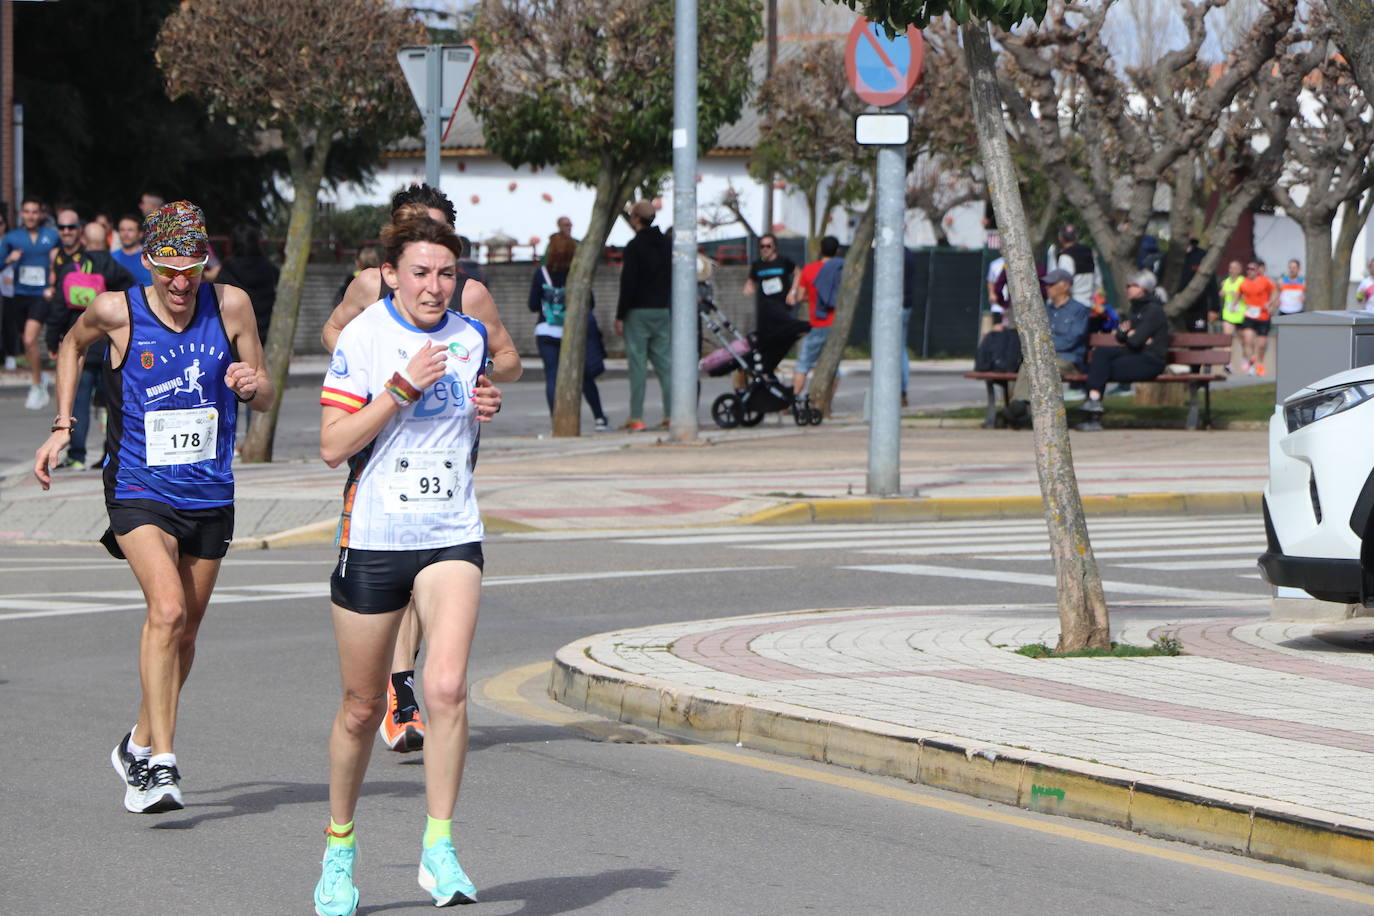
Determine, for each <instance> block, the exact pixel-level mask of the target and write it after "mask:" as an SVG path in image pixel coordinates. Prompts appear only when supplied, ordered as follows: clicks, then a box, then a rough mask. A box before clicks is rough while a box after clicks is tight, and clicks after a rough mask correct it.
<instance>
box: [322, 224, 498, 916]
mask: <svg viewBox="0 0 1374 916" xmlns="http://www.w3.org/2000/svg"><path fill="white" fill-rule="evenodd" d="M382 242H383V245H384V246H385V249H386V259H385V263H384V264H383V266H382V275H383V277H384V279H385V280H386V283H387V285H388V286H389V287H391V289H392V290H394V292H393V293H392V294H391V295H389V296H387V297H385V298H383V299H380V300H378V301H377V302H374V303H373V304H372V305H370V306H368V307H367V308H366V309H365V310H364V311H363V313H362V314H361V315H359V316H358V317H357V318H356V319H354V320H353V321H351V322H350V323H349V324H348V326H347V327H346V328H344V329H343V332H342V333H341V334H340V335H339V340H338V345H337V347H336V349H335V352H334V356H333V358H332V360H331V361H330V367H329V372H328V375H327V376H326V377H325V381H324V387H323V390H322V392H321V395H320V403H321V404H322V405H323V415H322V417H321V423H320V454H321V456H322V457H323V458H324V460H325V462H326V463H328V464H329V465H330V466H331V467H333V466H337V465H338V464H340V463H342V462H344V461H347V462H348V465H349V471H350V473H349V477H348V484H347V486H346V488H345V493H344V506H343V515H342V517H341V519H340V523H339V535H338V541H339V560H338V565H337V566H336V567H335V570H334V574H333V576H332V578H331V580H330V595H331V600H332V603H333V607H332V615H333V620H334V635H335V639H336V641H337V643H338V651H339V667H340V670H341V675H342V686H343V697H342V700H341V702H340V704H339V708H338V712H337V713H336V715H335V717H334V726H333V730H332V732H331V734H330V739H329V813H330V824H329V828H328V829H327V830H326V831H325V833H326V836H327V838H328V839H327V845H326V848H325V856H324V862H323V870H322V874H321V876H320V880H319V883H318V885H317V886H316V888H315V912H316V913H319V914H322V916H348V914H351V913H353V912H355V911H356V909H357V905H358V891H357V888H356V887H355V886H354V884H353V865H354V861H355V858H356V847H355V833H354V828H353V812H354V809H355V807H356V804H357V800H358V794H359V791H360V789H361V786H362V780H363V775H364V773H365V772H366V770H367V763H368V759H369V758H370V756H371V753H372V746H373V740H374V736H375V734H376V732H377V726H378V725H379V724H380V723H381V720H382V716H383V714H384V712H385V710H386V685H387V680H388V677H389V675H390V670H391V667H390V666H391V656H392V646H393V643H394V642H395V640H396V632H397V628H398V627H399V625H400V622H401V612H402V610H404V609H405V607H406V605H407V604H408V603H409V602H410V601H411V599H412V597H413V598H414V603H415V607H416V610H417V612H418V613H419V616H420V621H421V624H422V627H423V630H424V633H425V636H426V639H427V641H428V643H429V652H428V654H427V657H426V662H425V667H424V672H423V683H424V699H425V705H426V709H427V710H428V715H429V723H428V726H427V729H426V737H425V800H426V809H427V813H428V821H427V824H426V828H425V831H424V839H423V843H422V849H421V858H420V870H419V879H420V884H421V886H422V887H423V888H424V889H425V890H426V891H428V892H429V893H430V895H431V896H432V897H433V898H434V904H435V905H436V906H448V905H450V904H454V903H467V902H472V901H475V900H476V894H477V892H476V888H475V887H474V886H473V884H472V882H471V881H469V880H468V878H467V875H465V874H464V873H463V869H462V867H461V866H460V865H459V864H458V858H457V854H456V853H455V851H454V848H453V842H452V835H451V824H452V817H453V809H454V805H455V804H456V802H457V799H458V786H459V782H460V781H461V779H462V773H463V759H464V756H465V754H466V751H467V738H468V714H467V664H468V654H469V651H470V650H471V647H472V639H473V634H474V632H475V630H476V627H477V606H478V599H479V594H480V588H481V583H482V544H481V542H482V519H481V516H480V515H479V514H478V511H477V503H476V500H475V499H474V496H473V486H472V469H473V466H474V464H475V462H476V458H477V439H478V424H480V423H484V422H486V421H488V420H490V419H491V418H492V417H493V416H494V415H495V414H496V413H497V411H499V410H500V409H501V392H500V391H499V390H498V389H497V388H496V387H495V386H494V385H493V384H492V383H491V380H490V378H489V377H488V373H487V371H486V364H487V341H486V329H485V328H484V327H483V325H482V324H481V322H479V321H477V320H475V319H473V318H471V317H468V316H465V315H462V314H459V313H458V312H454V311H451V310H449V308H448V303H449V299H450V297H451V296H452V294H453V288H454V285H455V283H456V282H457V272H458V268H457V261H458V256H459V254H460V253H461V251H462V246H461V244H460V242H459V240H458V237H457V236H456V235H454V233H453V230H452V229H450V228H449V227H448V226H447V225H445V224H443V223H441V222H437V221H435V220H433V219H429V218H417V219H410V220H405V221H403V222H400V223H393V224H391V225H389V226H388V227H387V228H386V229H384V230H383V232H382Z"/></svg>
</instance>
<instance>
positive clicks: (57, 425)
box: [49, 414, 76, 433]
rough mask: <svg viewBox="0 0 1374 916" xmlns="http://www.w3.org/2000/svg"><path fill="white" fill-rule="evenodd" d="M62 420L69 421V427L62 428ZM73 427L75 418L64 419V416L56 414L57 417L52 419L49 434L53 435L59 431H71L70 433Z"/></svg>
mask: <svg viewBox="0 0 1374 916" xmlns="http://www.w3.org/2000/svg"><path fill="white" fill-rule="evenodd" d="M63 420H70V421H71V425H69V426H62V425H61V423H62V421H63ZM75 425H76V417H64V416H62V415H61V414H58V415H57V416H55V417H53V418H52V429H51V430H49V432H54V433H55V432H57V431H58V430H59V429H61V430H66V431H67V432H71V431H72V426H75Z"/></svg>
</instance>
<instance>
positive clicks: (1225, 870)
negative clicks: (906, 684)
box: [477, 662, 1374, 906]
mask: <svg viewBox="0 0 1374 916" xmlns="http://www.w3.org/2000/svg"><path fill="white" fill-rule="evenodd" d="M547 670H548V664H547V663H545V662H539V663H534V664H530V665H526V666H523V667H521V668H516V669H513V670H511V671H507V672H505V673H503V674H500V675H496V676H495V677H492V678H488V679H486V680H485V681H482V682H480V683H479V684H478V685H477V687H478V692H479V695H480V696H482V697H483V698H485V699H488V700H490V701H492V702H494V703H496V704H497V705H500V706H502V707H503V708H507V709H509V710H510V711H511V712H517V713H519V714H521V715H527V716H529V717H530V718H534V719H538V720H541V721H546V722H551V723H554V724H566V723H567V722H569V721H572V720H575V719H578V718H579V717H578V716H577V715H576V714H570V717H569V718H565V717H564V716H565V714H563V713H562V712H561V711H551V710H548V709H544V708H542V707H537V706H535V705H534V704H532V703H530V702H529V701H527V700H525V699H524V698H523V697H522V696H520V689H519V688H520V687H521V686H523V685H524V684H527V683H529V682H531V681H536V680H542V679H544V677H545V674H544V672H545V671H547ZM508 704H509V705H508ZM678 705H679V706H681V705H682V704H681V702H679V704H678ZM717 705H724V704H717ZM831 725H832V728H833V727H834V725H835V723H831ZM898 740H900V739H898ZM654 747H656V748H658V749H661V750H664V751H670V752H676V753H682V754H690V755H692V756H694V757H699V758H703V759H708V760H714V761H718V762H721V763H727V764H730V765H733V766H742V767H748V768H751V769H755V770H760V771H763V772H768V773H773V774H776V775H780V776H787V777H790V778H794V779H800V780H807V781H811V782H818V783H824V784H827V785H831V786H835V787H837V788H844V789H848V790H851V791H854V792H860V793H863V794H865V795H870V796H873V797H878V798H886V799H889V800H892V801H897V802H901V803H904V804H910V805H916V806H919V807H924V808H930V809H932V810H939V811H945V812H947V813H950V814H955V815H959V816H963V817H969V818H975V819H977V820H982V821H987V822H991V823H998V824H1002V825H1004V826H1008V827H1014V828H1016V829H1019V830H1028V831H1032V832H1035V833H1039V834H1043V835H1049V836H1056V837H1061V838H1064V839H1069V840H1074V841H1076V842H1081V843H1087V844H1091V845H1094V846H1100V847H1104V848H1108V849H1115V850H1119V851H1121V852H1127V853H1131V854H1134V855H1142V856H1148V857H1150V858H1155V859H1161V860H1164V861H1170V862H1176V863H1179V864H1182V865H1189V866H1193V867H1197V868H1202V869H1206V870H1208V871H1213V872H1219V873H1222V874H1229V875H1234V876H1236V877H1240V878H1244V879H1246V880H1251V881H1258V882H1261V883H1265V884H1272V885H1275V886H1279V887H1285V888H1288V889H1290V890H1296V891H1302V892H1304V893H1310V894H1316V895H1318V896H1323V897H1330V898H1333V899H1337V900H1348V901H1351V902H1354V903H1362V904H1365V905H1371V906H1374V893H1370V892H1364V891H1359V890H1353V889H1349V888H1343V887H1332V886H1329V885H1326V884H1322V883H1320V882H1317V881H1311V880H1308V879H1305V878H1299V877H1294V876H1290V875H1285V874H1278V873H1272V872H1268V871H1265V870H1264V869H1260V868H1255V867H1254V866H1250V865H1244V864H1240V863H1236V862H1227V861H1224V860H1218V859H1213V858H1209V857H1206V856H1201V855H1197V854H1195V853H1188V852H1183V851H1180V850H1177V849H1172V848H1169V847H1161V846H1156V845H1154V844H1151V843H1147V842H1144V841H1141V840H1137V839H1134V838H1131V837H1118V836H1112V835H1107V834H1101V833H1097V832H1094V831H1091V830H1086V829H1083V828H1081V827H1074V826H1071V825H1068V824H1058V823H1052V822H1046V821H1042V820H1039V819H1037V818H1032V817H1028V816H1026V815H1024V814H1020V813H1017V812H1015V811H998V810H996V809H991V808H985V807H981V806H975V805H970V804H967V803H964V802H957V801H952V800H949V799H943V798H936V797H933V796H931V795H928V794H925V793H922V792H920V791H917V790H915V789H909V788H904V787H902V786H900V785H896V784H892V783H886V782H879V781H876V780H875V779H873V778H870V777H863V776H857V775H855V776H849V775H846V774H843V773H832V772H828V771H824V770H818V769H813V768H807V767H804V766H799V765H796V764H789V763H786V762H784V761H780V760H769V759H761V758H756V757H753V756H750V755H748V754H744V753H740V752H737V751H731V750H727V749H725V748H721V747H712V746H706V745H655V746H654ZM935 749H937V747H936V742H935V741H934V740H933V739H926V746H925V747H923V748H922V754H924V753H925V752H927V751H930V750H935ZM946 750H947V751H950V752H953V751H954V749H953V748H948V749H946ZM958 756H959V757H960V758H964V757H965V755H964V754H962V753H958ZM975 759H977V760H981V761H982V763H983V764H988V765H989V766H991V764H989V762H988V761H986V760H983V758H978V757H976V755H975ZM1000 762H1003V763H1007V764H1011V765H1012V767H1015V768H1016V769H1017V771H1018V773H1019V772H1020V771H1021V770H1023V769H1025V770H1030V769H1032V768H1033V767H1031V766H1027V765H1025V764H1023V763H1021V762H1020V761H1017V760H1015V759H1012V758H1001V759H1000ZM950 763H951V761H945V764H946V765H948V764H950ZM1018 778H1019V777H1018ZM1037 784H1038V783H1034V782H1030V783H1028V784H1027V788H1026V791H1027V793H1028V794H1029V793H1030V792H1031V791H1032V787H1033V786H1034V785H1037ZM1054 788H1055V787H1053V786H1042V794H1043V793H1044V791H1045V790H1049V791H1053V790H1054ZM1065 794H1066V795H1067V790H1065ZM1159 799H1160V801H1161V802H1163V801H1164V798H1163V796H1159ZM1165 810H1166V806H1164V805H1161V813H1163V812H1164V811H1165ZM1123 826H1129V825H1123ZM1170 836H1172V834H1170ZM1178 838H1180V839H1182V838H1183V837H1178ZM1330 849H1331V847H1330V846H1328V851H1330ZM1353 852H1354V853H1355V854H1357V855H1363V859H1359V860H1358V861H1362V862H1366V863H1368V862H1374V857H1371V856H1369V855H1368V853H1367V851H1364V850H1361V849H1359V848H1356V849H1355V850H1353ZM1294 864H1298V865H1299V866H1300V867H1312V866H1304V865H1303V864H1302V863H1294ZM1338 873H1339V872H1338Z"/></svg>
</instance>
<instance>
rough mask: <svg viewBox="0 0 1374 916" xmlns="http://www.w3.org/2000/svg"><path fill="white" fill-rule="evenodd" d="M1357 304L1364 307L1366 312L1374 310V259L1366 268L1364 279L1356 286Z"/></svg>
mask: <svg viewBox="0 0 1374 916" xmlns="http://www.w3.org/2000/svg"><path fill="white" fill-rule="evenodd" d="M1355 304H1356V305H1360V306H1363V307H1364V310H1365V311H1366V312H1374V260H1371V261H1370V262H1369V264H1368V266H1366V267H1365V269H1364V279H1363V280H1361V281H1360V285H1359V286H1357V287H1355Z"/></svg>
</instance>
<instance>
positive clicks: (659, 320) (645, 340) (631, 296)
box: [615, 200, 673, 430]
mask: <svg viewBox="0 0 1374 916" xmlns="http://www.w3.org/2000/svg"><path fill="white" fill-rule="evenodd" d="M655 213H656V211H655V210H654V205H653V203H652V202H651V201H647V200H639V201H636V202H635V204H634V206H632V207H631V208H630V227H631V228H633V229H634V231H635V237H634V238H632V239H631V240H630V243H629V244H628V245H626V246H625V251H624V254H623V255H622V258H623V261H622V266H621V270H620V302H619V303H618V305H617V306H616V310H615V331H616V333H617V334H620V335H623V336H624V338H625V356H626V359H627V361H628V363H629V373H630V416H629V418H628V419H626V421H625V426H624V427H622V428H623V429H628V430H641V429H644V428H645V424H644V387H645V381H646V376H647V374H648V368H649V363H650V362H652V363H653V364H654V374H655V375H657V376H658V387H659V391H660V393H661V394H662V396H663V422H662V423H660V424H659V425H660V426H668V425H669V418H670V416H671V414H672V403H673V399H672V374H673V373H672V367H673V363H672V355H673V351H672V346H671V342H670V341H671V337H670V334H671V331H672V314H671V311H670V307H671V305H672V298H673V291H672V266H673V259H672V249H671V247H670V245H669V242H668V239H667V237H666V236H665V235H664V234H663V233H662V232H660V231H659V228H658V227H657V226H655V225H654V224H653V223H654V216H655Z"/></svg>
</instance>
